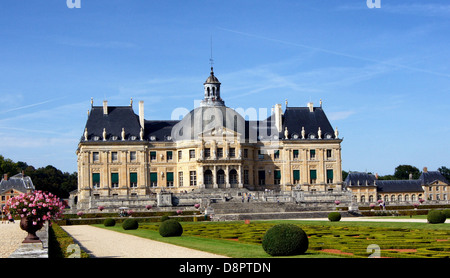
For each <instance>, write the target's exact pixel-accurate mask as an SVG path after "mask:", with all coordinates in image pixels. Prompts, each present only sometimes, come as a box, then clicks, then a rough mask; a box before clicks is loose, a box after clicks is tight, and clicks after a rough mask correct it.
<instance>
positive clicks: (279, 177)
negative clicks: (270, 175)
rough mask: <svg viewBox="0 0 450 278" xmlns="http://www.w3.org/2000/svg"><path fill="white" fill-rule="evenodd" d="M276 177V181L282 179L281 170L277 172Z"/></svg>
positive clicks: (275, 172)
mask: <svg viewBox="0 0 450 278" xmlns="http://www.w3.org/2000/svg"><path fill="white" fill-rule="evenodd" d="M274 175H275V179H278V180H280V179H281V171H280V170H275V171H274Z"/></svg>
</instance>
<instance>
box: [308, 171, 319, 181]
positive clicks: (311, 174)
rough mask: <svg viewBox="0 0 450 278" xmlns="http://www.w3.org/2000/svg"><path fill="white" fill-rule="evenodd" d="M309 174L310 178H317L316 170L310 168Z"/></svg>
mask: <svg viewBox="0 0 450 278" xmlns="http://www.w3.org/2000/svg"><path fill="white" fill-rule="evenodd" d="M309 175H310V177H311V179H317V172H316V170H310V171H309Z"/></svg>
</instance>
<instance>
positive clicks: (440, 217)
mask: <svg viewBox="0 0 450 278" xmlns="http://www.w3.org/2000/svg"><path fill="white" fill-rule="evenodd" d="M445 219H446V217H445V214H444V212H442V210H430V211H429V212H428V215H427V220H428V223H430V224H438V223H444V222H445Z"/></svg>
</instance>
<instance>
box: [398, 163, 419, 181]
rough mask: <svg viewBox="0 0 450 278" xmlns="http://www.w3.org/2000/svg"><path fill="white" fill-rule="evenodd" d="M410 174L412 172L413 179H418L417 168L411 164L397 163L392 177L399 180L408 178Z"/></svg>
mask: <svg viewBox="0 0 450 278" xmlns="http://www.w3.org/2000/svg"><path fill="white" fill-rule="evenodd" d="M410 174H412V178H413V179H418V178H419V177H420V171H419V169H418V168H416V167H414V166H411V165H399V166H397V168H395V173H394V177H395V178H396V179H399V180H408V179H409V175H410Z"/></svg>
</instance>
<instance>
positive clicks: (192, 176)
mask: <svg viewBox="0 0 450 278" xmlns="http://www.w3.org/2000/svg"><path fill="white" fill-rule="evenodd" d="M189 177H190V180H189V184H190V186H195V185H197V172H196V171H189Z"/></svg>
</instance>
